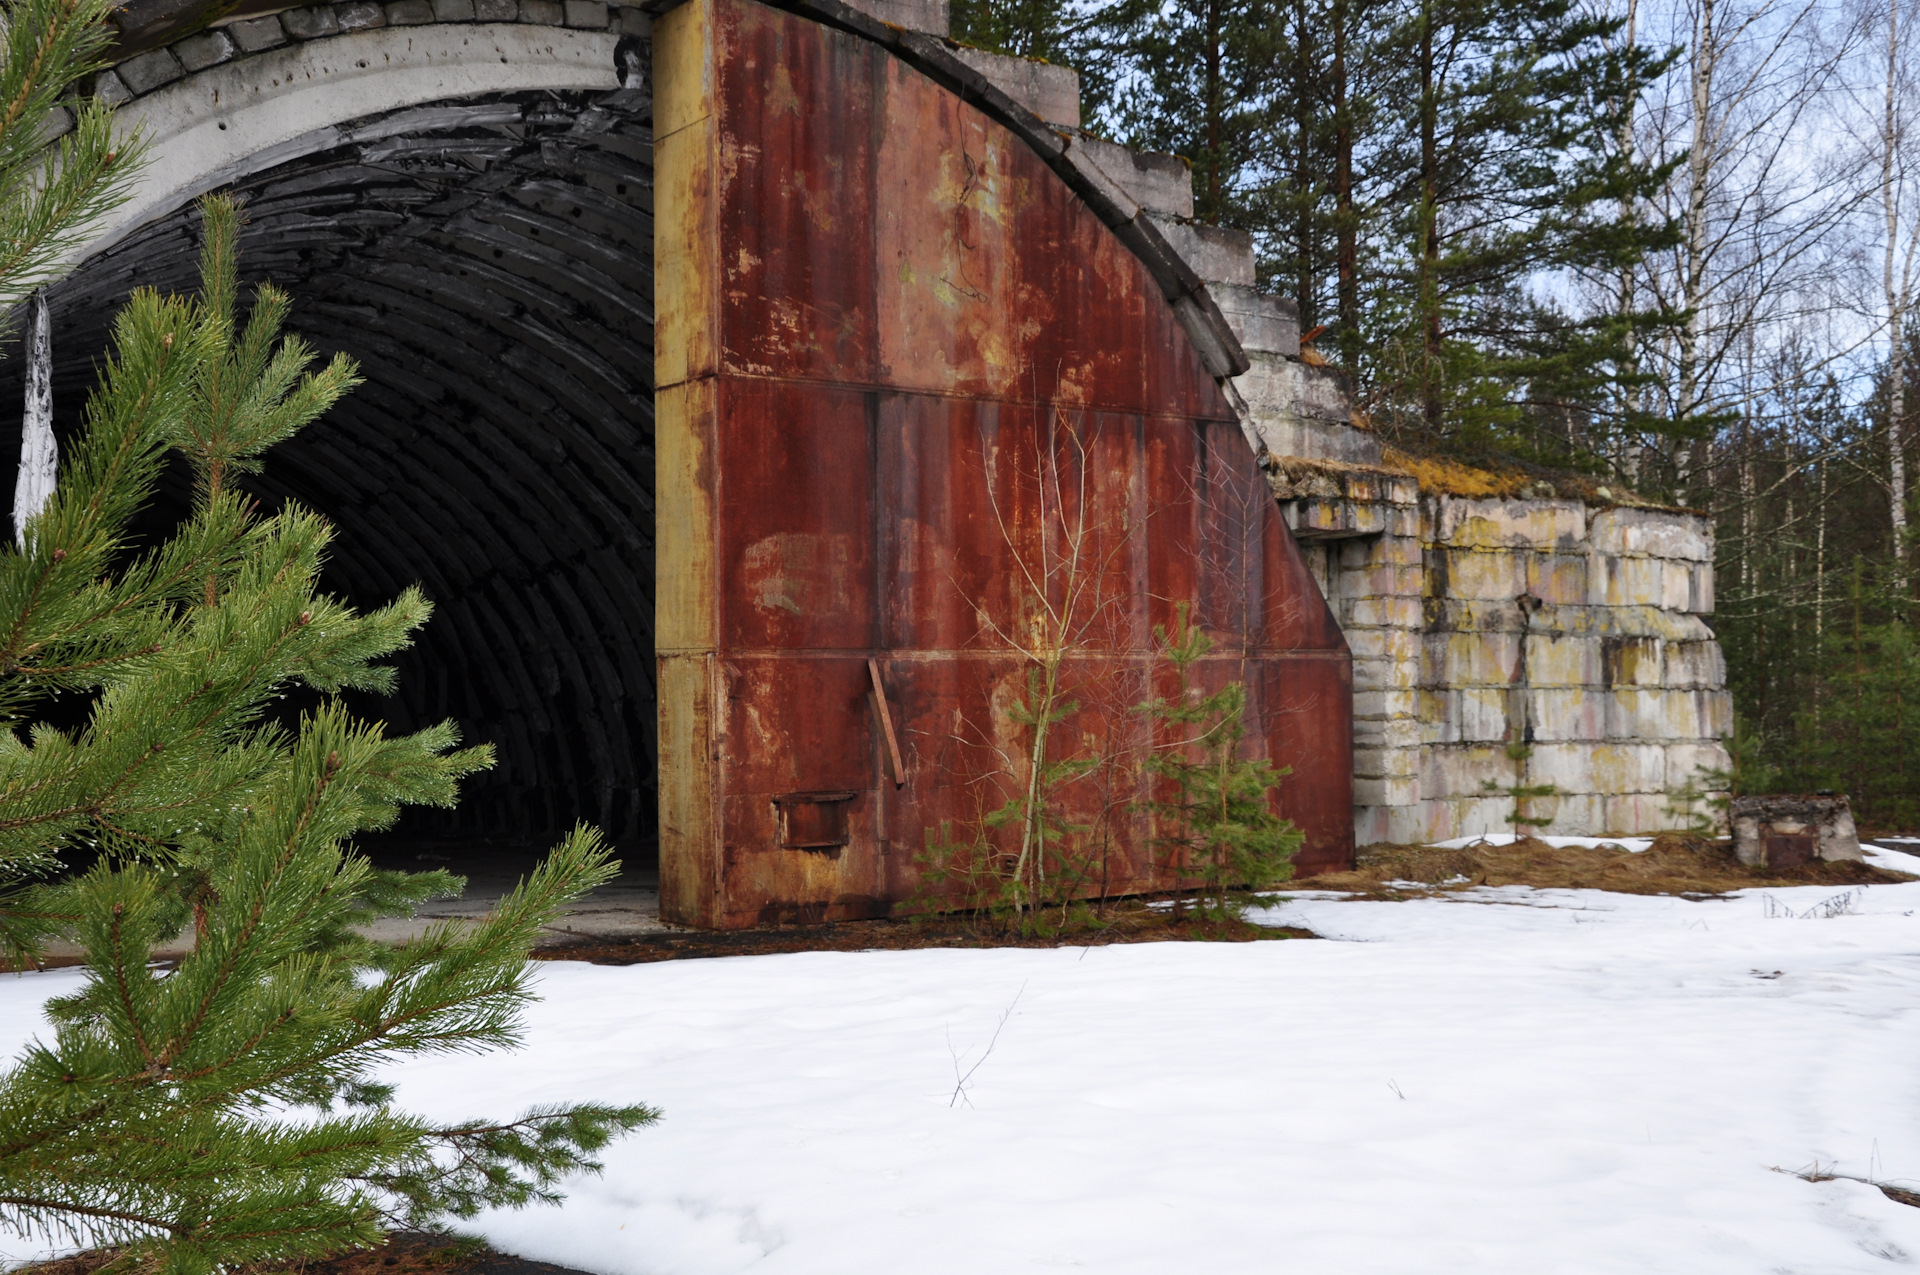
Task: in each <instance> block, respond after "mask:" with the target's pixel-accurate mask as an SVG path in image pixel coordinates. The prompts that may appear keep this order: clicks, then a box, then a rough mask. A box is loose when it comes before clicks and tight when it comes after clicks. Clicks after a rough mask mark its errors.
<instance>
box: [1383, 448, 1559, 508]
mask: <svg viewBox="0 0 1920 1275" xmlns="http://www.w3.org/2000/svg"><path fill="white" fill-rule="evenodd" d="M1380 458H1381V460H1382V461H1384V462H1385V463H1386V464H1387V465H1389V466H1391V467H1392V468H1394V469H1399V470H1404V471H1405V472H1407V473H1409V474H1411V475H1413V477H1414V480H1415V481H1417V482H1418V483H1419V484H1420V490H1422V491H1426V492H1433V493H1435V494H1438V495H1444V496H1465V497H1468V498H1477V499H1487V498H1490V497H1497V496H1517V495H1519V493H1520V489H1521V488H1522V487H1525V486H1527V485H1528V484H1529V483H1530V482H1531V480H1530V479H1529V478H1528V477H1527V476H1526V475H1525V474H1521V473H1514V472H1511V471H1508V472H1504V473H1497V472H1495V471H1493V470H1489V469H1475V468H1474V467H1473V466H1471V465H1463V464H1461V463H1460V462H1459V461H1457V460H1447V459H1446V458H1444V457H1440V456H1409V455H1408V454H1407V453H1405V452H1402V451H1398V450H1396V449H1394V448H1392V447H1385V448H1382V449H1381V452H1380Z"/></svg>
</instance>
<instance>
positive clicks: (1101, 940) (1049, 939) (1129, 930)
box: [534, 899, 1316, 965]
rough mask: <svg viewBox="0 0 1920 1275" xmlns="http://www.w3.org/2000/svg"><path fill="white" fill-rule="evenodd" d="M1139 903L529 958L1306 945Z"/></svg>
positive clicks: (551, 951) (582, 946) (689, 935)
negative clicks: (1065, 919)
mask: <svg viewBox="0 0 1920 1275" xmlns="http://www.w3.org/2000/svg"><path fill="white" fill-rule="evenodd" d="M1174 902H1176V901H1168V900H1161V901H1160V903H1159V905H1158V906H1156V905H1155V904H1154V903H1153V902H1151V901H1148V900H1142V899H1128V900H1125V901H1121V902H1115V903H1110V904H1108V905H1107V907H1106V909H1105V910H1104V911H1103V912H1095V913H1094V914H1093V915H1092V916H1091V917H1089V918H1085V919H1081V920H1078V921H1075V922H1074V923H1072V924H1069V925H1067V926H1065V927H1063V928H1062V929H1060V930H1059V931H1057V932H1054V933H1050V934H1045V935H1029V934H1020V933H1014V932H1009V931H1008V930H1007V929H1006V928H1005V927H1004V926H1000V925H997V924H994V923H993V922H991V921H988V920H983V919H982V918H979V917H975V916H970V915H955V916H939V917H922V918H917V919H913V920H874V921H838V922H834V923H832V924H828V925H795V926H781V927H776V928H767V929H756V930H669V931H664V932H661V933H655V934H644V935H638V936H635V937H631V938H626V939H619V940H598V939H582V940H580V941H576V942H570V943H566V944H562V945H556V946H553V947H546V948H542V949H541V950H539V951H537V952H535V953H534V959H535V960H541V961H590V962H592V963H593V964H595V965H642V964H646V963H647V962H650V961H680V960H688V959H693V958H699V957H709V956H771V955H774V954H777V953H783V952H874V951H884V952H901V951H912V950H916V949H919V948H936V947H938V948H985V947H1103V946H1105V945H1107V944H1110V943H1167V942H1183V941H1184V942H1203V943H1254V942H1260V941H1263V940H1268V939H1289V938H1294V939H1310V938H1314V937H1316V936H1315V935H1314V934H1313V932H1312V931H1310V930H1303V929H1299V928H1298V927H1294V926H1276V925H1256V924H1254V923H1252V922H1250V921H1221V920H1212V919H1208V918H1203V917H1198V916H1195V915H1193V914H1191V913H1186V912H1177V911H1176V910H1175V907H1174V906H1173V903H1174Z"/></svg>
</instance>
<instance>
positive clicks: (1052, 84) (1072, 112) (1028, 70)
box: [857, 0, 1204, 277]
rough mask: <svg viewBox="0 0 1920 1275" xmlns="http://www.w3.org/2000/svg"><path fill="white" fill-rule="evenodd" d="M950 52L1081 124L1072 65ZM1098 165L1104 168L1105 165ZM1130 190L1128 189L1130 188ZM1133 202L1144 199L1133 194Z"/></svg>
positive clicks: (1032, 103)
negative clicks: (1055, 64) (1134, 196)
mask: <svg viewBox="0 0 1920 1275" xmlns="http://www.w3.org/2000/svg"><path fill="white" fill-rule="evenodd" d="M931 2H932V3H937V4H938V7H939V9H940V22H941V30H940V32H939V34H941V35H945V34H946V29H945V24H946V8H947V5H946V0H931ZM869 3H872V4H899V5H900V7H901V8H902V9H903V10H904V9H910V8H916V7H920V5H921V3H922V0H869ZM857 7H863V6H857ZM870 12H871V10H870ZM874 16H875V17H879V18H880V19H881V21H883V22H892V23H893V24H894V25H895V26H907V25H909V24H908V23H905V22H900V21H897V20H895V19H893V18H886V17H882V16H881V15H880V14H879V13H877V12H875V13H874ZM913 29H915V30H920V29H922V28H913ZM953 56H955V57H956V58H959V59H960V60H961V61H962V62H964V63H966V64H967V65H968V66H970V67H972V68H973V69H974V70H976V71H978V72H980V74H982V75H984V76H986V77H987V79H988V80H989V81H991V82H992V83H993V85H994V87H995V88H998V89H999V90H1000V91H1001V92H1002V93H1005V94H1006V95H1007V96H1008V97H1010V98H1012V99H1013V100H1014V101H1016V102H1018V103H1019V104H1020V105H1022V106H1024V107H1026V108H1027V109H1028V110H1030V111H1032V112H1033V113H1034V114H1035V115H1038V116H1039V117H1040V118H1041V119H1043V120H1045V121H1046V122H1047V123H1049V124H1061V125H1064V126H1065V127H1067V128H1079V127H1080V75H1079V73H1078V72H1076V71H1074V70H1073V69H1072V68H1071V67H1064V66H1054V65H1053V64H1052V63H1050V62H1036V61H1034V60H1033V59H1031V58H1016V57H1008V56H1007V55H1005V54H1002V53H988V52H987V51H986V50H985V49H970V48H968V47H967V46H966V45H963V44H957V45H955V46H953ZM1101 167H1102V170H1103V171H1104V169H1105V165H1102V166H1101ZM1109 176H1111V174H1109ZM1114 180H1115V181H1116V183H1117V184H1119V185H1120V186H1121V187H1122V189H1129V188H1128V187H1127V186H1126V183H1124V182H1119V180H1118V179H1117V178H1115V179H1114ZM1129 193H1131V191H1130V189H1129ZM1135 202H1136V203H1142V202H1143V201H1141V200H1139V199H1138V198H1137V197H1136V198H1135ZM1203 277H1204V276H1203Z"/></svg>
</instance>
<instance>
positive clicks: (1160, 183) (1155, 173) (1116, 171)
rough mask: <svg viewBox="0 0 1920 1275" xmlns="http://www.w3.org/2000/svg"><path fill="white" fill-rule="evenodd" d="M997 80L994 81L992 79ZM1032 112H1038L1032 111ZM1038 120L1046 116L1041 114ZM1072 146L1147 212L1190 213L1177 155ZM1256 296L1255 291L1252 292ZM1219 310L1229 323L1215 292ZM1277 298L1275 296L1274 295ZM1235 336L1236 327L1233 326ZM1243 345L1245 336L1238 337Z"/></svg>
mask: <svg viewBox="0 0 1920 1275" xmlns="http://www.w3.org/2000/svg"><path fill="white" fill-rule="evenodd" d="M995 82H996V83H998V81H995ZM1074 95H1075V97H1074V100H1075V104H1076V105H1075V110H1076V112H1077V110H1078V101H1079V86H1078V83H1077V82H1076V84H1075V87H1074ZM1035 114H1039V113H1038V112H1035ZM1041 118H1042V119H1045V118H1046V117H1045V116H1044V115H1043V116H1041ZM1074 145H1075V146H1076V147H1078V148H1079V149H1080V150H1082V151H1084V152H1086V153H1087V154H1088V155H1089V156H1091V157H1092V159H1093V162H1094V163H1096V164H1098V165H1099V166H1100V171H1101V172H1103V173H1105V174H1106V175H1107V176H1108V177H1111V178H1112V179H1113V180H1114V182H1115V183H1116V184H1117V185H1119V186H1120V188H1121V189H1122V190H1124V191H1126V192H1127V193H1128V194H1129V195H1131V196H1133V201H1134V202H1135V203H1137V204H1139V205H1140V206H1141V207H1142V208H1144V209H1146V210H1147V211H1148V212H1154V213H1161V214H1164V215H1166V216H1169V217H1191V216H1193V170H1192V168H1191V167H1189V166H1188V164H1187V161H1186V160H1184V159H1182V158H1181V157H1180V156H1178V155H1167V154H1163V153H1161V152H1159V151H1137V150H1134V149H1133V148H1132V147H1130V146H1120V145H1116V144H1115V143H1113V142H1107V141H1102V140H1100V139H1099V138H1097V137H1082V138H1078V139H1076V140H1075V141H1074ZM1255 295H1256V296H1257V295H1258V294H1255ZM1215 299H1216V300H1218V301H1219V302H1220V309H1221V312H1222V313H1224V314H1226V315H1227V317H1228V321H1229V322H1231V321H1232V318H1233V312H1232V311H1230V310H1228V308H1227V303H1226V298H1224V297H1220V296H1218V295H1217V294H1216V297H1215ZM1275 300H1277V298H1275ZM1235 333H1236V335H1237V334H1238V333H1239V328H1237V327H1236V328H1235ZM1299 335H1300V334H1299V328H1298V325H1297V324H1296V326H1295V329H1294V345H1295V347H1296V348H1297V347H1298V345H1299ZM1241 344H1242V345H1246V344H1247V341H1246V338H1245V337H1244V336H1243V337H1241Z"/></svg>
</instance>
